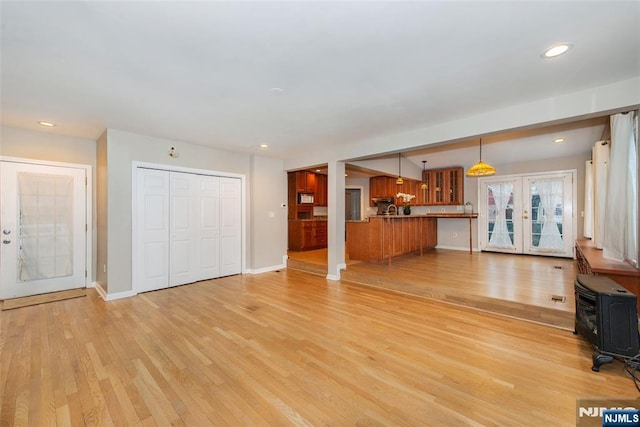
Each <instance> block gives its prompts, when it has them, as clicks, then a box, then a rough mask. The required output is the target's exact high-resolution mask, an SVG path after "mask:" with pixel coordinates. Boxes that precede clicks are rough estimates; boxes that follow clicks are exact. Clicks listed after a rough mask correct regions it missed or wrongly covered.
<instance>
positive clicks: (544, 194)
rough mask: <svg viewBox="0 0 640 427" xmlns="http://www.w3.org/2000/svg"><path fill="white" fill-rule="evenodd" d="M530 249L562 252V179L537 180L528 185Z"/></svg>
mask: <svg viewBox="0 0 640 427" xmlns="http://www.w3.org/2000/svg"><path fill="white" fill-rule="evenodd" d="M529 191H530V194H531V247H532V248H533V249H538V250H545V251H560V252H562V251H564V242H563V234H562V225H563V224H562V222H563V211H562V206H563V196H564V195H563V179H562V178H549V179H538V180H536V181H532V182H531V184H530V189H529Z"/></svg>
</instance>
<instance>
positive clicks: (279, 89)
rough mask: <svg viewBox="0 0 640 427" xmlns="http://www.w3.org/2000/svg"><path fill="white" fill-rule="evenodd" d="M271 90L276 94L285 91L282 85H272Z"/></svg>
mask: <svg viewBox="0 0 640 427" xmlns="http://www.w3.org/2000/svg"><path fill="white" fill-rule="evenodd" d="M270 90H271V93H272V94H274V95H281V94H282V92H284V89H282V88H281V87H272V88H271V89H270Z"/></svg>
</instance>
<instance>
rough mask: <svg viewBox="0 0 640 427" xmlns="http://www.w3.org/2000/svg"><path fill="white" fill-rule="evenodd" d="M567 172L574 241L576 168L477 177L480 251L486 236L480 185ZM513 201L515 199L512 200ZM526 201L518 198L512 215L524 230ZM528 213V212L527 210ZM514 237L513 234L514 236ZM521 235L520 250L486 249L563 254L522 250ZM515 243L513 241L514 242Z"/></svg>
mask: <svg viewBox="0 0 640 427" xmlns="http://www.w3.org/2000/svg"><path fill="white" fill-rule="evenodd" d="M566 174H569V175H571V177H572V184H571V185H572V195H571V203H572V205H573V206H571V213H570V216H571V219H572V221H571V222H572V224H571V232H572V233H573V240H572V242H573V241H575V239H576V238H577V236H578V217H577V215H576V212H578V207H577V206H578V190H577V186H578V183H577V179H578V178H577V177H578V172H577V170H576V169H564V170H553V171H544V172H533V173H520V174H511V175H494V176H491V177H486V178H480V179H478V186H477V188H478V190H477V191H478V230H477V236H476V241H477V242H478V247H479V249H480V251H481V252H482V251H483V249H482V247H483V246H484V244H485V242H486V240H487V238H486V233H484V235H483V232H484V231H486V230H487V221H488V219H487V211H486V206H483V204H482V185H483V184H484V183H485V182H487V181H498V180H505V181H508V180H511V179H513V180H519V181H520V182H521V183H522V182H524V180H525V179H526V178H535V177H543V176H553V175H566ZM521 193H522V194H520V198H522V196H523V195H524V192H523V191H522V189H521ZM514 195H515V189H514ZM514 201H515V200H514ZM527 203H528V201H525V200H524V199H523V200H518V206H514V212H513V215H515V216H517V218H518V221H519V224H520V228H521V229H522V231H523V232H524V227H523V226H522V225H523V224H522V216H523V209H524V206H525V205H526V204H527ZM529 214H530V212H529ZM514 237H515V236H514ZM523 240H524V239H523V236H521V237H520V245H521V246H522V250H521V251H515V250H514V251H509V250H504V251H498V250H496V251H490V250H487V249H484V250H487V251H490V252H502V253H515V254H527V255H542V256H563V255H554V254H553V253H549V254H545V253H533V252H527V251H526V250H524V242H523ZM514 243H515V242H514ZM571 254H572V255H571V257H572V258H575V245H573V243H572V244H571Z"/></svg>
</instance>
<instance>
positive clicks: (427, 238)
mask: <svg viewBox="0 0 640 427" xmlns="http://www.w3.org/2000/svg"><path fill="white" fill-rule="evenodd" d="M477 217H478V214H477V213H471V214H464V213H449V212H440V213H428V214H424V215H375V216H370V217H369V218H367V219H365V220H363V221H347V224H346V228H347V250H348V251H349V258H351V259H358V260H363V261H373V262H381V261H383V260H387V261H388V262H389V264H391V259H392V258H393V257H396V256H400V255H404V254H407V253H411V252H416V251H419V252H420V255H422V251H423V250H424V249H432V248H435V247H436V245H437V244H438V220H439V219H468V220H469V253H472V252H473V230H472V220H473V219H474V218H477Z"/></svg>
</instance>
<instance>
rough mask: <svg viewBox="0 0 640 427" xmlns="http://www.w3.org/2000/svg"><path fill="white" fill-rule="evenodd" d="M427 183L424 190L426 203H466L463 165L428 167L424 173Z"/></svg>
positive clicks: (423, 176) (424, 201) (424, 179)
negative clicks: (438, 167)
mask: <svg viewBox="0 0 640 427" xmlns="http://www.w3.org/2000/svg"><path fill="white" fill-rule="evenodd" d="M422 179H423V181H424V182H425V183H426V184H427V189H426V190H425V191H424V195H423V199H424V200H423V203H424V204H425V205H462V204H464V201H463V200H464V170H463V168H462V167H452V168H444V169H428V170H426V171H424V172H423V174H422Z"/></svg>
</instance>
